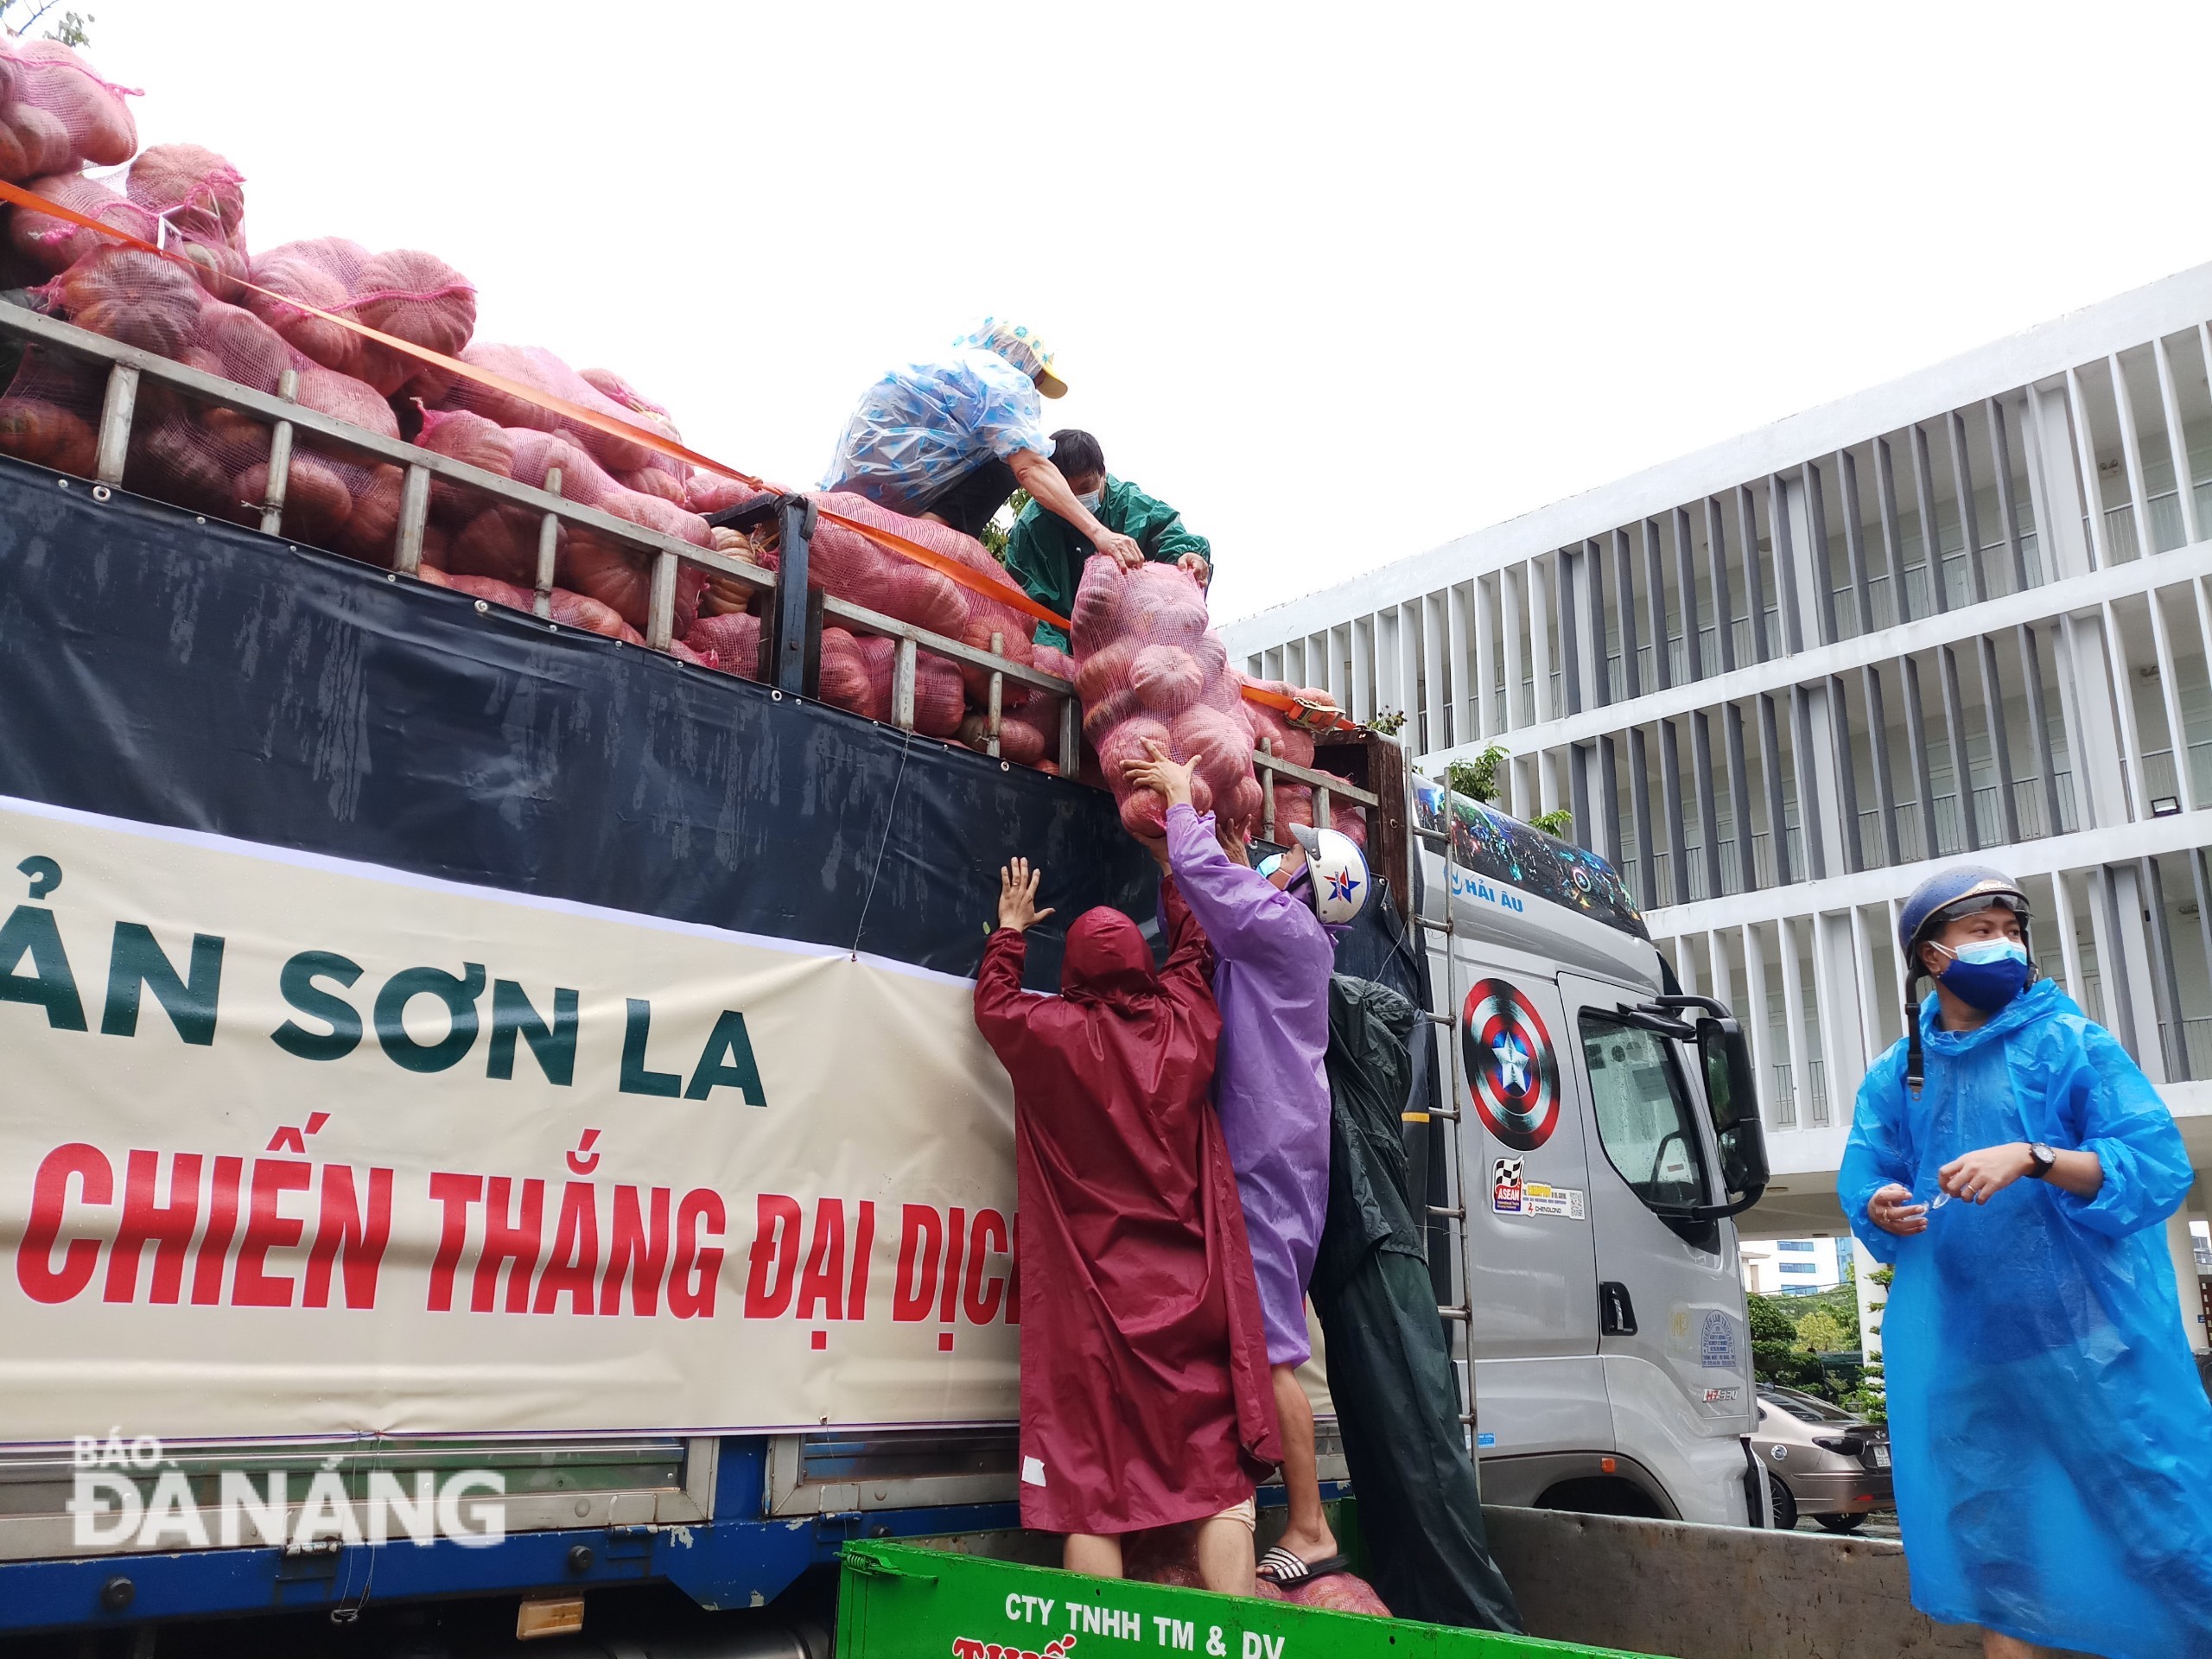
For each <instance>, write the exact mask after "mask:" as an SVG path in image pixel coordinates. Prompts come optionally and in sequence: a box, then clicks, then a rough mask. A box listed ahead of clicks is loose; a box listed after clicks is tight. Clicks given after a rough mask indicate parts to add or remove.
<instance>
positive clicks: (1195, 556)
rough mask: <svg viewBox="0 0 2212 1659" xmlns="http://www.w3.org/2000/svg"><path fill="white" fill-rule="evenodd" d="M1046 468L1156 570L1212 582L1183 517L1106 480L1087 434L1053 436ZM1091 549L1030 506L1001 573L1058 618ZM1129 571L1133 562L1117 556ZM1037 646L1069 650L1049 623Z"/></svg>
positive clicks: (1209, 562) (1063, 524) (1201, 546)
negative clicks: (1170, 568)
mask: <svg viewBox="0 0 2212 1659" xmlns="http://www.w3.org/2000/svg"><path fill="white" fill-rule="evenodd" d="M1052 464H1053V465H1054V466H1055V467H1058V468H1059V470H1060V475H1061V476H1062V477H1063V478H1065V479H1066V480H1067V481H1068V488H1070V489H1071V490H1072V491H1074V492H1075V496H1076V499H1077V500H1078V501H1080V502H1081V503H1082V504H1083V505H1084V507H1085V508H1086V509H1087V510H1089V512H1090V513H1091V514H1092V516H1094V517H1095V518H1096V519H1097V520H1098V522H1099V523H1100V524H1103V525H1104V526H1105V527H1106V528H1107V529H1108V530H1109V531H1112V532H1113V533H1114V534H1115V535H1116V536H1127V537H1129V539H1130V540H1131V541H1134V542H1135V543H1136V544H1137V546H1138V548H1139V549H1140V550H1141V551H1142V552H1143V554H1144V556H1145V557H1146V558H1147V559H1148V560H1150V561H1152V562H1153V563H1155V564H1173V565H1176V566H1178V567H1179V568H1180V569H1185V570H1187V571H1189V572H1190V573H1191V575H1192V576H1193V577H1195V578H1196V579H1197V581H1198V585H1199V586H1200V587H1201V588H1203V587H1205V585H1206V584H1207V583H1208V582H1211V581H1212V579H1213V549H1212V548H1211V545H1209V544H1208V543H1207V541H1206V538H1205V537H1203V536H1194V535H1192V533H1191V531H1188V530H1186V529H1185V528H1184V526H1183V515H1182V514H1181V513H1179V512H1176V511H1175V509H1174V508H1173V507H1171V506H1169V505H1167V504H1166V502H1165V501H1161V500H1158V499H1155V498H1154V497H1152V496H1149V495H1147V494H1146V493H1144V492H1143V491H1142V490H1141V489H1139V488H1138V487H1137V486H1135V485H1134V484H1132V483H1130V482H1129V481H1128V480H1127V479H1124V478H1109V477H1108V476H1107V473H1106V452H1105V451H1104V450H1103V449H1102V448H1099V447H1098V440H1097V439H1096V438H1094V437H1092V436H1091V435H1090V433H1088V432H1077V431H1075V430H1073V429H1069V430H1067V431H1063V432H1055V433H1053V434H1052ZM1090 555H1091V545H1090V542H1089V540H1088V539H1086V538H1085V537H1084V534H1083V532H1082V531H1078V530H1077V529H1076V528H1075V527H1074V526H1073V525H1072V524H1069V523H1068V522H1067V521H1066V520H1065V519H1062V518H1055V517H1054V516H1053V515H1052V514H1051V513H1048V512H1045V511H1043V510H1042V509H1041V508H1039V506H1038V505H1037V504H1036V503H1035V502H1031V503H1030V504H1029V505H1027V506H1026V507H1024V508H1023V509H1022V510H1021V517H1020V518H1018V519H1016V520H1015V521H1014V533H1013V534H1012V535H1011V536H1009V537H1007V544H1006V568H1007V574H1008V575H1011V576H1012V577H1013V578H1014V580H1015V581H1016V582H1020V584H1021V586H1022V588H1023V589H1024V591H1026V592H1027V594H1028V595H1029V597H1030V598H1032V599H1033V600H1035V601H1037V602H1038V603H1039V605H1042V606H1045V607H1046V608H1048V609H1050V610H1053V611H1057V612H1058V613H1059V614H1061V615H1062V616H1070V615H1072V614H1074V607H1075V590H1076V587H1077V584H1078V583H1079V582H1082V580H1083V563H1084V560H1085V559H1088V558H1089V557H1090ZM1122 563H1124V564H1126V565H1127V566H1128V568H1129V569H1135V568H1136V564H1137V561H1135V559H1133V558H1127V557H1124V558H1123V560H1122ZM1036 641H1037V643H1038V644H1039V645H1053V646H1056V647H1058V649H1059V650H1061V651H1066V650H1068V649H1069V648H1070V647H1069V645H1068V637H1067V635H1066V634H1065V632H1062V631H1061V630H1060V629H1058V628H1056V627H1054V626H1052V624H1051V623H1049V622H1039V624H1038V625H1037V632H1036Z"/></svg>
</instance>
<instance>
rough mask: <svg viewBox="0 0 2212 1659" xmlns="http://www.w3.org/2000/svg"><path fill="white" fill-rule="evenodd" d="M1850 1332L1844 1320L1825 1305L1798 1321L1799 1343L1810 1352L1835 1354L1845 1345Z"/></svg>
mask: <svg viewBox="0 0 2212 1659" xmlns="http://www.w3.org/2000/svg"><path fill="white" fill-rule="evenodd" d="M1850 1334H1851V1333H1850V1332H1847V1331H1846V1330H1845V1329H1844V1326H1843V1321H1842V1320H1841V1319H1838V1318H1836V1316H1835V1315H1834V1314H1833V1313H1829V1312H1828V1311H1827V1309H1826V1308H1824V1307H1816V1308H1815V1309H1814V1310H1813V1311H1812V1312H1811V1313H1808V1314H1807V1315H1806V1316H1805V1317H1804V1318H1803V1319H1800V1320H1798V1321H1797V1344H1798V1346H1800V1347H1801V1348H1803V1349H1804V1350H1805V1351H1807V1352H1808V1353H1815V1354H1833V1353H1834V1352H1836V1351H1838V1350H1840V1349H1841V1348H1842V1347H1843V1346H1844V1344H1845V1342H1846V1340H1847V1338H1849V1336H1850Z"/></svg>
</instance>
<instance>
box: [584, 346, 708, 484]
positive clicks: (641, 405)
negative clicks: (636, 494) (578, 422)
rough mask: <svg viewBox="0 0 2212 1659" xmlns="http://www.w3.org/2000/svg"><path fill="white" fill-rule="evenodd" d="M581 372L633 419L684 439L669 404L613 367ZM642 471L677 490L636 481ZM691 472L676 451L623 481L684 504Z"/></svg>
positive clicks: (657, 455)
mask: <svg viewBox="0 0 2212 1659" xmlns="http://www.w3.org/2000/svg"><path fill="white" fill-rule="evenodd" d="M577 372H578V373H579V374H581V375H582V377H583V378H584V379H586V380H587V381H588V382H589V383H590V384H591V385H593V386H594V388H595V389H597V390H598V391H601V392H602V393H603V394H605V395H606V396H607V397H611V398H612V399H613V400H614V402H616V403H618V404H620V405H621V406H622V407H623V408H625V409H626V410H629V411H630V414H631V416H632V419H634V420H635V421H636V422H637V423H638V424H639V425H640V426H649V427H651V428H652V429H654V430H655V431H657V432H658V433H659V434H660V435H662V436H663V437H665V438H668V439H670V440H671V441H672V442H677V443H681V442H683V433H681V432H679V431H677V428H676V417H675V416H672V415H671V414H670V413H669V412H668V410H667V408H666V406H665V405H664V404H657V403H655V402H653V400H652V398H650V397H646V396H645V393H643V392H641V391H639V390H638V389H637V388H636V387H635V386H633V385H631V384H630V383H629V382H628V381H627V380H626V379H624V378H622V377H621V376H620V375H619V374H617V373H615V372H614V371H613V370H612V369H580V370H578V371H577ZM638 475H644V476H650V477H652V478H655V479H663V480H667V483H668V485H669V486H673V487H674V490H675V493H673V494H670V493H669V490H668V488H667V487H664V486H663V485H661V484H659V483H640V482H637V481H634V479H635V476H638ZM690 475H691V469H690V467H687V466H685V465H684V463H683V462H682V461H678V460H677V459H676V458H675V457H674V456H673V455H662V454H656V455H655V456H654V457H653V458H652V460H651V461H648V462H646V463H645V466H644V467H642V468H639V469H638V474H635V475H632V476H628V477H625V478H624V480H623V482H625V483H626V484H628V485H629V486H630V487H631V488H632V489H633V490H644V491H645V492H646V493H649V494H653V495H667V496H668V499H670V500H671V501H673V502H675V503H676V504H677V505H678V506H682V505H687V504H686V503H685V501H684V486H685V484H686V482H687V480H689V479H690ZM693 511H694V512H696V511H697V509H696V508H694V509H693Z"/></svg>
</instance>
